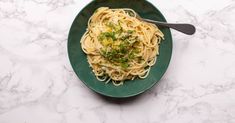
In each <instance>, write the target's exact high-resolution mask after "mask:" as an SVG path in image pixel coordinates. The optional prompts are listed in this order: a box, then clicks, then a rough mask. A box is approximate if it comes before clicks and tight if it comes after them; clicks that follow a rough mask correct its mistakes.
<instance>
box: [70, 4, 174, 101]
mask: <svg viewBox="0 0 235 123" xmlns="http://www.w3.org/2000/svg"><path fill="white" fill-rule="evenodd" d="M99 7H110V8H131V9H133V10H135V11H136V12H137V13H138V14H139V15H140V16H141V17H143V18H148V19H152V20H158V21H164V22H166V20H165V18H164V16H163V15H162V14H161V12H160V11H159V10H158V9H157V8H156V7H154V6H153V5H152V4H151V3H149V2H148V1H145V0H96V1H92V2H91V3H89V4H88V5H87V6H85V7H84V8H83V9H82V10H81V11H80V13H79V14H78V15H77V16H76V18H75V20H74V22H73V24H72V26H71V28H70V32H69V37H68V55H69V59H70V63H71V65H72V67H73V70H74V71H75V73H76V74H77V76H78V77H79V79H80V80H81V81H82V82H83V83H84V84H85V85H87V87H89V88H90V89H92V90H94V91H95V92H97V93H99V94H102V95H105V96H109V97H117V98H124V97H131V96H135V95H138V94H140V93H143V92H144V91H146V90H148V89H150V88H151V87H152V86H153V85H155V84H156V83H157V82H158V81H159V80H160V79H161V77H162V76H163V74H164V73H165V72H166V70H167V67H168V65H169V62H170V59H171V54H172V37H171V32H170V30H169V29H168V28H160V30H161V31H162V32H163V33H164V38H165V39H164V40H163V41H162V42H161V44H160V54H159V56H158V58H157V62H156V64H155V65H154V66H153V67H152V69H151V71H150V73H149V76H148V77H147V78H145V79H135V80H129V81H125V83H124V84H123V85H122V86H114V85H113V84H112V83H111V82H110V83H108V84H105V83H104V82H100V81H98V80H97V79H96V77H95V75H94V74H93V73H92V69H91V68H90V67H89V64H88V62H87V57H86V54H85V53H83V51H82V49H81V44H80V40H81V37H82V35H83V34H84V32H85V31H86V28H87V21H88V19H89V18H90V17H91V15H92V14H93V13H94V11H95V10H96V9H97V8H99Z"/></svg>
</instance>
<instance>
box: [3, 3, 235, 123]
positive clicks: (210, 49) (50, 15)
mask: <svg viewBox="0 0 235 123" xmlns="http://www.w3.org/2000/svg"><path fill="white" fill-rule="evenodd" d="M149 1H150V2H152V3H153V4H154V5H156V6H157V7H158V8H159V9H160V10H161V12H162V13H163V14H164V15H165V17H166V19H167V20H168V21H169V22H187V23H192V24H194V25H195V26H196V28H197V32H196V34H195V35H193V36H187V35H184V34H181V33H179V32H176V31H174V30H172V35H173V40H174V42H173V45H174V46H173V56H172V59H171V63H170V66H169V68H168V70H167V72H166V74H165V75H164V77H163V78H162V80H161V81H160V82H159V83H158V84H157V85H156V86H155V87H154V88H152V89H151V90H149V91H147V92H146V93H144V94H142V95H140V96H139V97H136V98H131V99H127V100H121V101H120V100H119V101H117V100H113V99H106V98H104V97H101V96H99V95H97V94H95V93H93V92H92V91H91V90H89V89H88V88H87V87H86V86H85V85H84V84H83V83H82V82H81V81H80V80H79V79H78V78H77V76H76V75H75V74H74V72H73V70H72V68H71V66H70V64H69V61H68V56H67V36H68V31H69V28H70V26H71V23H72V21H73V19H74V18H75V16H76V15H77V13H78V12H79V11H80V10H81V8H82V7H84V6H85V5H86V4H87V3H89V1H88V0H83V1H75V0H0V123H16V122H17V123H80V122H81V123H91V122H93V123H94V122H95V123H110V122H112V123H120V122H122V123H235V96H234V94H235V38H234V36H235V23H234V22H235V16H234V15H235V1H234V0H218V1H212V0H207V1H205V0H190V1H189V0H179V1H171V0H157V1H156V0H149Z"/></svg>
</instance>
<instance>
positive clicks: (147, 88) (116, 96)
mask: <svg viewBox="0 0 235 123" xmlns="http://www.w3.org/2000/svg"><path fill="white" fill-rule="evenodd" d="M93 2H95V0H93V1H91V2H90V3H88V4H87V5H86V6H85V7H83V9H81V11H80V12H79V13H78V15H77V16H76V17H75V19H74V21H73V23H72V25H71V28H70V30H69V35H68V42H67V51H68V57H69V61H70V64H71V66H72V68H73V70H74V72H75V73H76V75H77V76H78V78H79V79H80V80H81V81H82V82H83V83H84V84H85V85H86V86H87V87H88V88H90V89H91V90H93V91H94V92H97V93H99V94H101V95H104V96H108V97H114V98H126V97H132V96H136V95H139V94H141V93H143V92H145V91H146V90H149V89H150V88H152V87H153V86H154V85H155V84H156V83H158V81H160V79H161V78H162V76H163V75H164V73H165V72H166V70H167V68H168V66H169V63H170V60H171V56H172V48H173V46H172V35H171V31H170V29H166V30H167V33H168V40H169V41H170V44H169V45H170V47H169V48H170V49H169V50H170V51H169V52H170V54H169V55H170V57H169V59H168V61H166V63H165V64H166V66H165V67H166V68H165V70H164V71H163V72H161V74H160V75H159V77H160V79H159V80H157V81H156V82H154V83H152V84H151V85H149V86H148V87H146V88H144V89H142V90H139V91H138V92H136V93H132V94H127V95H115V94H110V93H106V92H101V91H99V90H97V89H95V87H92V86H90V85H88V84H87V83H86V81H85V80H83V79H82V77H81V76H80V74H79V73H78V72H77V71H76V67H75V64H73V63H72V60H71V59H72V56H71V52H70V49H69V47H70V45H69V42H71V38H70V37H71V35H72V34H71V32H72V30H71V29H72V27H73V25H74V24H75V21H76V18H78V17H79V16H80V15H81V13H82V11H84V10H85V9H86V8H87V7H89V5H90V4H92V3H93ZM96 2H97V1H96ZM144 2H147V3H148V4H149V5H150V6H151V7H152V8H154V9H155V10H154V11H155V12H158V14H159V15H160V16H161V18H162V19H163V20H162V21H165V22H167V21H166V19H165V17H164V16H163V15H162V13H161V12H160V11H159V10H158V9H157V8H156V7H155V6H154V5H153V4H152V3H150V2H148V1H145V0H144ZM160 47H161V46H160ZM160 55H161V52H160Z"/></svg>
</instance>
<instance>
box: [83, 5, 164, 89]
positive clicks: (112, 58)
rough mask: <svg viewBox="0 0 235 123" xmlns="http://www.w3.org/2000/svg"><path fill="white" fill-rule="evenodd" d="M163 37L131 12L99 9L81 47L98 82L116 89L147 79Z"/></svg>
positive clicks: (125, 9) (92, 19) (90, 20)
mask: <svg viewBox="0 0 235 123" xmlns="http://www.w3.org/2000/svg"><path fill="white" fill-rule="evenodd" d="M163 36H164V35H163V33H162V32H161V31H160V30H159V29H158V28H157V26H156V25H154V24H151V23H147V22H144V21H141V20H139V19H137V18H136V13H135V11H134V10H132V9H128V8H123V9H109V8H108V7H101V8H99V9H97V10H96V11H95V13H94V14H93V15H92V16H91V18H90V19H89V21H88V28H87V31H86V32H85V34H84V35H83V36H82V39H81V46H82V50H83V51H84V52H85V53H86V54H87V59H88V63H89V64H90V67H91V68H92V69H93V72H94V74H95V76H96V77H97V79H98V80H99V81H105V82H106V83H108V82H109V81H112V82H113V84H114V85H116V86H118V85H122V84H123V82H124V80H133V79H135V78H136V77H138V78H141V79H143V78H146V77H147V76H148V74H149V71H150V69H151V66H153V65H154V64H155V62H156V58H157V55H158V54H159V44H160V42H161V39H162V38H163Z"/></svg>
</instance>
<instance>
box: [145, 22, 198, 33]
mask: <svg viewBox="0 0 235 123" xmlns="http://www.w3.org/2000/svg"><path fill="white" fill-rule="evenodd" d="M144 20H145V21H147V22H151V23H154V24H156V25H158V26H163V27H168V28H172V29H175V30H177V31H180V32H182V33H184V34H187V35H193V34H194V33H195V32H196V28H195V26H193V25H192V24H184V23H182V24H181V23H180V24H178V23H166V22H159V21H154V20H150V19H144Z"/></svg>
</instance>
